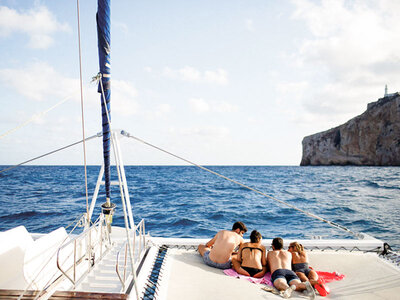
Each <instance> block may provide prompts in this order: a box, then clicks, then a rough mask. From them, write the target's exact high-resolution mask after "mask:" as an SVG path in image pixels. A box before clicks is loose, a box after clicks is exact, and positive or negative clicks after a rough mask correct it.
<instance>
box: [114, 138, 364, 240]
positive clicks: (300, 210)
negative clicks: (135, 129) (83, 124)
mask: <svg viewBox="0 0 400 300" xmlns="http://www.w3.org/2000/svg"><path fill="white" fill-rule="evenodd" d="M121 134H122V135H125V136H126V137H129V138H132V139H135V140H137V141H139V142H141V143H143V144H146V145H148V146H150V147H152V148H154V149H157V150H159V151H162V152H164V153H166V154H169V155H171V156H173V157H175V158H178V159H180V160H183V161H185V162H187V163H188V164H191V165H193V166H196V167H198V168H200V169H202V170H204V171H207V172H209V173H212V174H214V175H216V176H218V177H221V178H223V179H225V180H228V181H230V182H233V183H235V184H237V185H240V186H242V187H244V188H246V189H248V190H251V191H253V192H256V193H257V194H260V195H262V196H264V197H267V198H270V199H272V200H274V201H276V202H279V203H281V204H283V205H285V206H288V207H290V208H292V209H295V210H297V211H299V212H301V213H303V214H305V215H307V216H309V217H312V218H315V219H317V220H320V221H322V222H325V223H327V224H329V225H331V226H332V227H335V228H337V229H340V230H343V231H346V232H347V233H350V234H352V235H354V236H356V237H358V238H362V237H363V235H362V234H360V233H357V232H353V231H351V230H350V229H348V228H346V227H344V226H342V225H340V224H337V223H335V222H332V221H329V220H326V219H324V218H322V217H319V216H317V215H315V214H313V213H310V212H308V211H305V210H303V209H301V208H298V207H296V206H294V205H292V204H290V203H287V202H285V201H283V200H279V199H277V198H275V197H272V196H270V195H267V194H265V193H263V192H261V191H259V190H257V189H255V188H252V187H250V186H247V185H245V184H243V183H240V182H238V181H236V180H234V179H231V178H229V177H226V176H224V175H222V174H219V173H217V172H214V171H212V170H210V169H207V168H206V167H203V166H200V165H198V164H196V163H194V162H192V161H190V160H187V159H185V158H183V157H180V156H178V155H176V154H173V153H171V152H169V151H167V150H164V149H162V148H160V147H158V146H155V145H153V144H150V143H148V142H146V141H144V140H142V139H140V138H138V137H136V136H133V135H130V134H129V133H128V132H126V131H121Z"/></svg>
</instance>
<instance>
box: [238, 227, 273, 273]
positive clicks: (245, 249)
mask: <svg viewBox="0 0 400 300" xmlns="http://www.w3.org/2000/svg"><path fill="white" fill-rule="evenodd" d="M261 240H262V236H261V234H260V233H259V232H258V231H257V230H253V231H252V232H251V234H250V243H243V244H242V245H241V246H240V248H239V252H238V254H237V258H236V259H233V260H232V265H233V268H234V269H235V270H236V272H238V273H239V274H241V275H246V276H251V277H255V278H261V277H263V276H264V274H265V272H266V271H267V259H266V250H265V247H264V246H263V245H261Z"/></svg>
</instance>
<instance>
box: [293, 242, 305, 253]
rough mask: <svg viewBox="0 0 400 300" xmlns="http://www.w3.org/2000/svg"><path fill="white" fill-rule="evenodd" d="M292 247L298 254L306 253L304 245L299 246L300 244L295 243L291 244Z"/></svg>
mask: <svg viewBox="0 0 400 300" xmlns="http://www.w3.org/2000/svg"><path fill="white" fill-rule="evenodd" d="M290 246H292V247H294V250H295V251H296V252H298V253H301V252H303V251H304V247H303V245H302V244H299V243H298V242H293V243H290Z"/></svg>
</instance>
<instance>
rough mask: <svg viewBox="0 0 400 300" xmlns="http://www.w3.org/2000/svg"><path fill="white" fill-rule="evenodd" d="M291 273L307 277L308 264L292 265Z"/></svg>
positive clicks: (308, 271)
mask: <svg viewBox="0 0 400 300" xmlns="http://www.w3.org/2000/svg"><path fill="white" fill-rule="evenodd" d="M293 271H295V272H302V273H304V274H306V276H307V277H308V274H309V273H310V271H311V269H310V268H309V267H308V263H298V264H293Z"/></svg>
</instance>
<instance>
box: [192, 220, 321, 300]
mask: <svg viewBox="0 0 400 300" xmlns="http://www.w3.org/2000/svg"><path fill="white" fill-rule="evenodd" d="M246 232H247V228H246V225H244V224H243V223H242V222H236V223H235V224H233V226H232V230H221V231H219V232H218V233H217V234H216V235H215V236H214V237H213V238H212V239H211V240H210V241H209V242H207V243H206V244H205V245H199V246H198V251H199V253H200V254H201V256H202V257H203V260H204V262H205V263H206V264H207V265H209V266H211V267H215V268H219V269H229V268H232V267H233V268H234V269H235V270H236V272H237V273H239V274H241V275H246V276H251V277H255V278H262V277H263V276H264V275H265V273H266V272H267V271H269V272H271V282H272V283H273V285H274V287H275V288H276V289H277V290H279V291H280V294H281V296H282V297H284V298H289V297H290V296H291V294H292V292H293V291H304V293H305V294H307V295H308V296H309V297H310V299H314V298H315V292H314V288H313V286H314V285H316V284H318V274H317V273H316V272H315V271H314V270H312V269H310V268H309V266H308V257H307V253H306V252H305V251H304V248H303V246H302V245H300V244H299V243H297V242H293V243H291V244H290V245H289V249H288V251H287V250H284V249H283V240H282V238H280V237H276V238H274V239H273V240H272V244H271V247H272V250H271V251H268V252H267V251H266V248H265V247H264V246H263V245H262V244H261V241H262V236H261V234H260V233H259V232H258V231H257V230H253V231H252V232H251V234H250V242H248V243H244V240H243V234H244V233H246ZM238 247H239V250H238V251H237V248H238Z"/></svg>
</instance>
